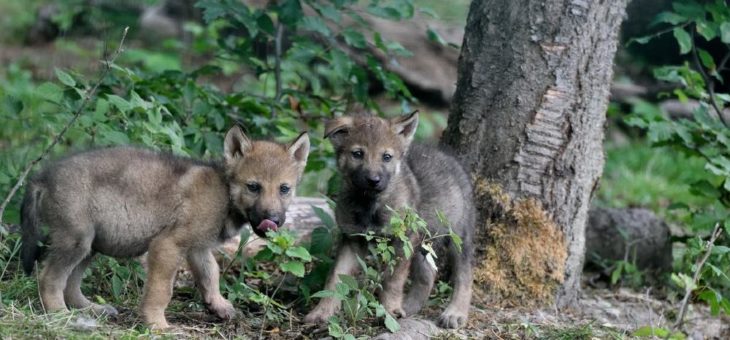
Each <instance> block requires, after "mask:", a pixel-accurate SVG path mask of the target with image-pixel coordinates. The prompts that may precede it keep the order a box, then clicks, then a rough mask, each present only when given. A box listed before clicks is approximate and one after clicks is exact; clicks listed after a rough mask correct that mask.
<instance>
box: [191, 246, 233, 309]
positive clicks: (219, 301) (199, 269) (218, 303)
mask: <svg viewBox="0 0 730 340" xmlns="http://www.w3.org/2000/svg"><path fill="white" fill-rule="evenodd" d="M188 264H189V265H190V269H191V270H192V272H193V277H194V278H195V285H196V286H197V287H198V290H199V291H200V295H202V296H203V302H204V303H205V306H206V307H207V308H208V310H209V311H211V312H212V313H213V314H215V315H216V316H217V317H219V318H221V319H223V320H229V319H231V318H233V317H234V316H235V315H236V309H235V308H233V304H231V302H230V301H228V300H226V298H224V297H223V296H222V295H221V293H220V288H219V278H220V275H219V273H218V271H219V268H218V263H217V262H216V261H215V257H213V254H212V253H211V251H210V249H196V250H192V251H190V252H189V253H188Z"/></svg>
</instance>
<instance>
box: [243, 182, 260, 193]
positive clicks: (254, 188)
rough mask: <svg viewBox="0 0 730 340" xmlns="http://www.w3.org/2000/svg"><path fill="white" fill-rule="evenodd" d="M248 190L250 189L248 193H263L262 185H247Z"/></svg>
mask: <svg viewBox="0 0 730 340" xmlns="http://www.w3.org/2000/svg"><path fill="white" fill-rule="evenodd" d="M246 188H248V191H250V192H253V193H257V192H259V191H261V184H258V183H255V182H253V183H247V184H246Z"/></svg>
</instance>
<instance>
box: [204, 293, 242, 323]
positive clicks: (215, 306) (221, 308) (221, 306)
mask: <svg viewBox="0 0 730 340" xmlns="http://www.w3.org/2000/svg"><path fill="white" fill-rule="evenodd" d="M208 310H210V312H211V313H213V314H215V315H216V316H217V317H219V318H221V319H223V320H230V319H232V318H233V317H234V316H236V308H234V307H233V304H232V303H231V302H230V301H228V300H226V299H224V298H223V297H221V298H220V299H217V300H215V301H214V302H212V303H211V304H209V305H208Z"/></svg>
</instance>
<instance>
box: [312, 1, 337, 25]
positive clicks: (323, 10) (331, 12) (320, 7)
mask: <svg viewBox="0 0 730 340" xmlns="http://www.w3.org/2000/svg"><path fill="white" fill-rule="evenodd" d="M311 5H312V6H313V7H314V8H316V9H317V11H318V12H319V13H320V14H322V16H323V17H325V18H327V19H329V20H332V21H333V22H335V23H339V22H340V20H341V19H342V16H341V15H340V11H338V10H337V8H335V6H332V5H330V4H326V5H324V4H321V3H319V2H313V3H311Z"/></svg>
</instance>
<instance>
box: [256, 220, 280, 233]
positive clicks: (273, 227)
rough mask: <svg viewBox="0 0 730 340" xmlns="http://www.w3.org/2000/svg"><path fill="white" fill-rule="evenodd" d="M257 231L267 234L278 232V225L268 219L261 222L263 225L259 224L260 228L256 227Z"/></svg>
mask: <svg viewBox="0 0 730 340" xmlns="http://www.w3.org/2000/svg"><path fill="white" fill-rule="evenodd" d="M256 229H258V230H261V231H264V232H266V231H269V230H274V231H276V229H277V227H276V223H274V222H273V221H271V220H268V219H266V220H263V221H261V223H259V226H258V227H256Z"/></svg>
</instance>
